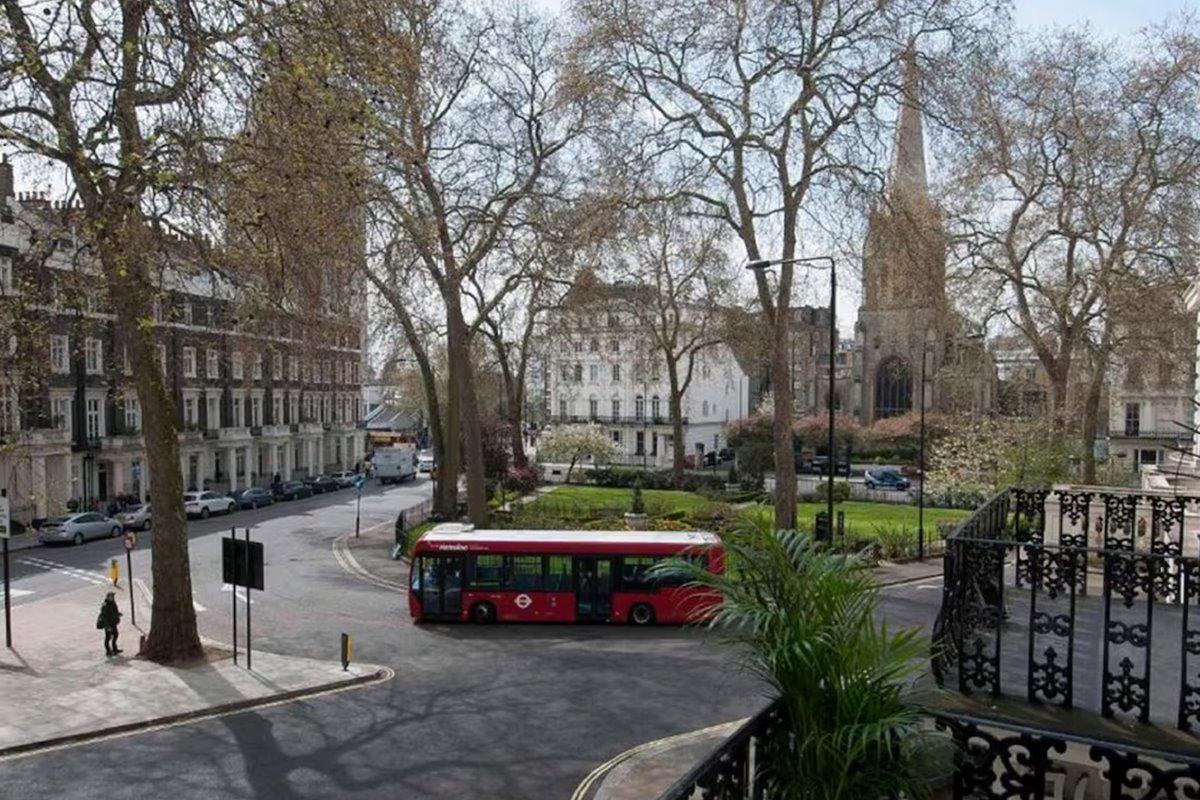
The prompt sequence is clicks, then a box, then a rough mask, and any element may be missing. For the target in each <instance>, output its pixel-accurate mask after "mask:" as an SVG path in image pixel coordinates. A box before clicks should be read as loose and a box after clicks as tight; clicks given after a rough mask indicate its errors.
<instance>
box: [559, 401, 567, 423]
mask: <svg viewBox="0 0 1200 800" xmlns="http://www.w3.org/2000/svg"><path fill="white" fill-rule="evenodd" d="M558 416H559V417H562V418H563V419H565V418H566V416H567V401H566V400H562V399H560V400H559V401H558Z"/></svg>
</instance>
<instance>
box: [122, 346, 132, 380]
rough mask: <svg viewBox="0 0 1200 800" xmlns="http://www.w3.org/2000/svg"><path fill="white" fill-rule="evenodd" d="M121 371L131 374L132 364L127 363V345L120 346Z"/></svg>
mask: <svg viewBox="0 0 1200 800" xmlns="http://www.w3.org/2000/svg"><path fill="white" fill-rule="evenodd" d="M121 372H124V373H125V374H126V375H132V374H133V366H132V365H131V364H130V363H129V345H122V346H121Z"/></svg>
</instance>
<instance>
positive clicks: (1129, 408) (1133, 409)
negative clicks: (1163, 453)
mask: <svg viewBox="0 0 1200 800" xmlns="http://www.w3.org/2000/svg"><path fill="white" fill-rule="evenodd" d="M1141 429H1142V404H1141V403H1126V404H1125V435H1126V436H1137V435H1138V434H1139V433H1140V432H1141ZM1151 452H1153V451H1151ZM1142 463H1146V462H1144V461H1143V462H1142Z"/></svg>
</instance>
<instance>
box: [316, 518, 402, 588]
mask: <svg viewBox="0 0 1200 800" xmlns="http://www.w3.org/2000/svg"><path fill="white" fill-rule="evenodd" d="M385 524H386V523H385ZM378 527H383V526H382V525H380V526H378ZM349 536H350V534H345V533H344V534H342V535H341V536H339V537H338V538H336V539H334V540H333V558H334V560H335V561H337V562H338V565H339V566H341V568H342V569H344V570H345V571H346V572H348V573H350V574H351V575H353V576H354V577H356V578H361V579H362V580H364V581H366V582H367V583H370V584H373V585H375V586H378V587H380V588H381V589H390V590H391V591H393V592H407V591H408V586H406V585H405V584H403V583H397V582H396V581H389V580H388V579H386V578H381V577H379V576H378V575H375V574H374V573H371V572H368V571H367V569H366V568H365V567H363V565H362V564H359V563H358V559H356V558H355V557H354V555H353V554H352V553H351V552H350V543H349V540H348V539H349Z"/></svg>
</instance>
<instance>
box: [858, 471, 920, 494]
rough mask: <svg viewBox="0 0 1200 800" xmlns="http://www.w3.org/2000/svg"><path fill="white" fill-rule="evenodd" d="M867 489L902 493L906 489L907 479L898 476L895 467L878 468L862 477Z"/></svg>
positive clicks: (907, 485) (898, 473) (898, 472)
mask: <svg viewBox="0 0 1200 800" xmlns="http://www.w3.org/2000/svg"><path fill="white" fill-rule="evenodd" d="M863 477H864V478H865V479H866V480H865V482H866V484H867V488H868V489H891V490H893V491H897V492H902V491H905V490H906V489H908V487H909V481H908V478H906V477H904V476H903V475H901V474H900V470H898V469H896V468H895V467H879V468H876V469H869V470H867V471H866V473H864V476H863Z"/></svg>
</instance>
